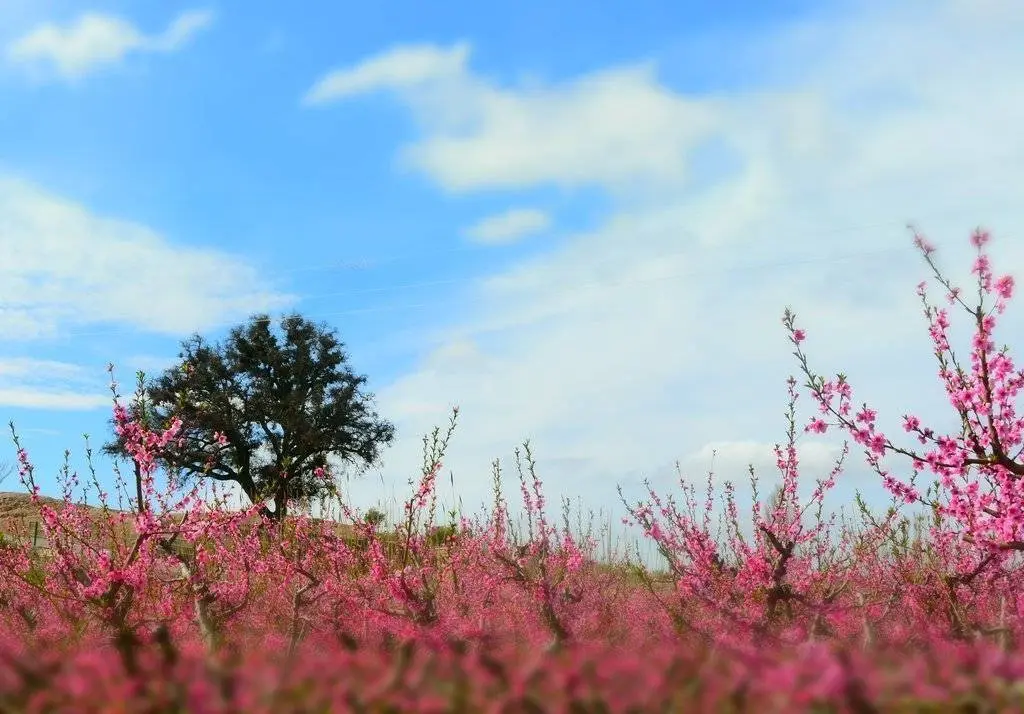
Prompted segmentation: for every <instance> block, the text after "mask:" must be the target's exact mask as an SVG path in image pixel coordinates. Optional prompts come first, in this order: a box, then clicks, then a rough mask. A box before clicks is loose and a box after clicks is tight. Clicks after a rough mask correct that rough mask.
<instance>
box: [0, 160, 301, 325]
mask: <svg viewBox="0 0 1024 714" xmlns="http://www.w3.org/2000/svg"><path fill="white" fill-rule="evenodd" d="M0 253H2V254H3V255H5V256H7V257H6V258H5V260H4V261H3V262H2V263H0V305H2V306H3V307H2V308H0V336H2V337H3V338H5V339H23V340H25V339H34V338H40V337H53V336H56V335H58V334H61V333H64V332H66V331H68V330H76V329H78V330H81V329H82V328H83V327H85V328H88V327H89V326H92V327H93V329H95V326H97V325H105V326H106V327H107V328H108V329H109V328H110V327H111V326H113V327H114V329H117V328H118V327H120V328H121V329H133V330H143V331H145V332H150V333H157V334H165V335H174V336H177V335H181V334H186V333H189V332H191V331H193V330H198V331H202V330H204V329H208V328H209V327H212V326H214V325H219V324H221V323H223V322H225V321H228V320H233V319H236V318H237V317H239V316H243V317H244V316H247V315H248V314H250V313H252V312H257V311H263V310H275V309H279V308H283V307H285V306H287V305H290V304H292V303H293V302H294V301H295V299H296V297H295V296H292V295H289V294H285V293H282V292H277V291H276V290H274V289H273V288H272V287H270V288H267V287H261V286H262V285H265V284H267V282H266V280H263V279H262V278H261V276H259V275H257V272H256V270H255V269H254V268H253V267H251V266H249V265H248V264H247V262H246V261H245V260H243V259H241V258H239V257H236V256H232V255H229V254H227V253H224V252H220V251H215V250H210V249H195V248H185V247H182V246H177V245H174V244H173V243H172V242H170V241H168V240H167V239H165V238H164V237H162V236H160V235H159V234H157V233H156V232H155V231H153V230H151V229H149V228H147V227H145V226H142V225H139V224H137V223H132V222H130V221H125V220H119V219H116V218H109V217H103V216H97V215H94V214H92V213H91V212H89V210H88V209H87V208H85V207H84V206H81V205H78V204H76V203H74V202H72V201H68V200H66V199H63V198H60V197H58V196H54V195H52V194H50V193H47V192H46V191H44V190H42V189H41V188H39V187H37V186H33V185H31V184H28V183H26V182H24V181H18V180H13V179H4V178H3V177H0Z"/></svg>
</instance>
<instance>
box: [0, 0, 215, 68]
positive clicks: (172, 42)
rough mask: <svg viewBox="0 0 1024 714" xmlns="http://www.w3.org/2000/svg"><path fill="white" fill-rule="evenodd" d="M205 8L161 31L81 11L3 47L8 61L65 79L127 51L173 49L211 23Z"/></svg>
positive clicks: (113, 60)
mask: <svg viewBox="0 0 1024 714" xmlns="http://www.w3.org/2000/svg"><path fill="white" fill-rule="evenodd" d="M213 20H214V15H213V13H212V12H211V11H209V10H192V11H189V12H185V13H182V14H181V15H179V16H178V17H177V18H175V19H174V20H173V21H172V22H171V24H170V25H169V26H168V27H167V29H166V30H164V31H163V32H162V33H158V34H155V35H147V34H145V33H143V32H142V31H141V30H139V29H138V28H137V27H136V26H135V25H133V24H132V23H131V22H129V21H127V20H124V19H122V18H119V17H116V16H113V15H105V14H99V13H86V14H84V15H81V16H80V17H79V18H78V19H77V20H75V21H74V22H73V23H71V24H69V25H66V26H60V25H56V24H53V23H45V24H43V25H40V26H39V27H37V28H35V29H34V30H31V31H30V32H28V33H27V34H26V35H24V36H22V37H20V38H18V39H15V40H14V41H13V42H12V43H11V44H10V45H9V46H8V47H7V58H8V60H9V61H10V62H12V63H15V64H18V65H21V66H25V67H29V68H39V67H43V68H47V69H52V70H53V71H54V72H55V73H56V75H57V76H59V77H61V78H63V79H67V80H71V79H78V78H80V77H83V76H85V75H87V74H91V73H93V72H95V71H97V70H98V69H100V68H102V67H104V66H106V65H112V64H117V63H119V62H121V61H122V60H123V59H124V58H125V57H126V56H127V55H128V54H130V53H133V52H137V53H145V52H151V53H154V52H155V53H168V52H174V51H176V50H178V49H180V48H182V47H183V46H185V44H187V43H188V42H189V41H190V40H191V39H192V38H193V37H194V36H195V35H196V34H198V33H199V32H201V31H202V30H204V29H206V28H208V27H210V26H211V25H212V24H213Z"/></svg>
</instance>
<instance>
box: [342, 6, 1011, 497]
mask: <svg viewBox="0 0 1024 714" xmlns="http://www.w3.org/2000/svg"><path fill="white" fill-rule="evenodd" d="M971 7H973V6H968V5H967V4H965V3H963V2H960V3H956V4H955V5H951V4H949V3H932V2H928V3H925V2H920V3H908V4H905V5H900V7H899V8H894V7H892V6H890V5H888V4H885V5H882V4H878V5H870V6H864V7H862V8H860V9H858V10H856V11H850V12H849V13H846V14H842V15H839V14H835V15H834V16H832V17H826V18H823V19H817V20H814V21H811V22H808V23H805V24H804V25H803V26H802V27H800V28H797V30H794V31H792V32H789V31H784V32H780V33H778V34H776V35H775V36H773V37H771V38H769V39H765V40H763V41H761V43H760V45H759V46H758V47H757V52H756V53H755V54H753V55H752V56H751V57H750V68H749V75H748V79H756V78H758V77H759V76H761V75H762V74H763V81H761V82H760V83H759V84H756V86H753V87H751V88H749V89H732V90H728V91H725V90H722V91H716V92H714V93H710V94H703V93H683V92H680V91H679V90H676V89H673V88H671V87H669V86H666V85H665V84H663V83H661V82H660V81H659V80H658V79H657V75H656V73H655V72H654V70H653V68H652V66H651V65H641V66H643V67H645V68H644V69H636V68H633V69H628V68H627V69H621V68H620V69H611V70H603V71H599V72H596V73H594V74H592V75H590V76H589V77H584V78H581V79H579V80H576V81H570V82H566V83H564V84H563V85H561V86H554V87H546V88H545V87H538V86H535V85H534V86H526V87H515V88H507V87H501V86H498V85H496V84H494V83H491V82H488V81H486V80H484V79H483V78H480V77H477V76H474V75H472V74H471V73H470V72H469V71H468V70H467V71H466V72H465V73H464V74H463V75H461V76H458V77H456V78H455V80H454V81H449V82H448V83H447V84H445V85H444V86H443V87H442V88H441V90H443V91H434V90H435V89H436V88H434V87H431V89H430V91H427V90H426V89H424V88H419V89H417V88H413V89H400V90H399V94H398V96H399V97H400V98H401V99H402V101H403V102H405V103H407V105H408V107H409V109H410V110H411V111H412V112H413V113H414V115H415V116H416V117H417V118H418V120H419V121H420V122H421V125H422V129H423V136H422V137H421V138H420V139H419V140H418V141H417V142H416V143H415V144H414V145H413V146H411V147H407V148H406V149H405V155H407V156H410V157H412V159H413V160H414V163H415V164H416V165H417V166H419V167H420V168H421V169H422V170H423V171H424V172H425V173H426V175H427V176H428V177H430V178H432V179H433V180H434V181H435V182H436V183H437V185H438V186H440V187H442V188H446V189H453V190H465V191H468V190H484V189H490V188H494V187H510V188H511V187H534V186H537V185H543V184H552V183H554V184H563V185H579V184H591V185H596V186H598V187H601V188H603V189H605V190H606V191H607V192H608V195H609V197H610V200H611V201H612V204H611V205H612V208H613V209H614V215H613V217H612V218H610V219H609V220H608V221H607V222H606V223H604V224H603V225H600V226H598V227H597V228H595V229H594V230H591V231H587V232H585V233H580V234H577V235H573V236H569V237H568V238H566V239H565V240H564V241H563V242H562V243H560V244H557V245H554V246H553V247H552V248H551V249H550V250H548V251H546V252H545V253H543V254H540V255H535V256H533V257H531V258H530V259H528V260H525V261H523V262H521V263H519V264H518V265H515V266H513V267H511V268H509V269H508V270H506V271H504V272H502V273H500V274H498V275H495V276H493V277H489V278H487V279H485V280H482V281H481V282H480V283H479V284H478V285H477V286H476V287H475V288H474V289H473V290H472V291H471V292H469V294H467V295H466V296H465V301H466V305H468V306H469V308H468V313H467V314H466V315H464V316H463V317H462V319H461V320H460V321H458V322H457V323H456V325H455V326H454V327H448V328H444V329H443V330H439V331H438V333H437V334H436V336H435V337H436V339H435V340H434V343H433V344H434V347H435V348H436V349H432V350H431V351H429V352H428V353H427V354H425V355H424V357H423V360H422V363H421V364H420V366H419V367H418V368H417V369H415V370H413V371H411V372H410V373H409V374H407V375H405V376H403V377H402V378H400V379H398V380H396V381H395V382H394V383H392V384H391V385H389V386H388V387H387V388H386V389H383V390H378V395H379V400H380V405H381V410H382V413H384V414H386V415H388V416H389V417H391V418H393V419H395V420H396V422H397V424H398V427H399V433H400V435H401V436H400V439H399V443H398V445H397V446H396V447H395V448H394V449H393V450H392V451H391V452H389V453H388V455H387V464H386V466H385V471H386V472H388V473H391V474H393V475H394V478H395V483H396V484H397V486H398V488H399V492H400V493H401V489H403V488H404V487H403V485H402V484H404V481H405V479H406V478H407V477H408V476H410V475H415V473H417V471H418V468H419V463H420V461H421V457H420V448H421V445H420V443H419V436H420V435H422V434H423V433H427V432H429V431H430V429H431V428H432V426H433V425H435V424H443V423H444V421H445V419H446V417H447V414H446V407H447V405H449V404H452V403H455V404H459V405H460V406H461V408H462V411H461V415H460V427H459V429H458V430H457V431H456V435H455V437H454V439H453V442H452V445H451V449H450V459H449V462H448V465H447V467H446V470H447V468H451V469H452V470H453V471H454V474H455V478H456V484H457V487H458V488H459V490H460V493H462V494H463V495H464V497H465V500H466V502H467V504H470V505H475V504H476V503H478V502H481V501H483V502H486V501H487V500H488V496H487V493H488V489H489V474H490V467H489V464H490V462H491V461H492V460H493V459H494V458H495V457H501V458H502V459H503V460H504V461H505V464H506V473H509V472H508V469H509V466H508V459H509V457H510V454H511V450H512V447H513V446H514V445H515V444H516V443H518V442H519V441H520V440H521V439H524V438H531V439H532V441H533V445H534V448H535V454H536V455H537V457H538V462H539V468H540V471H541V475H542V477H544V478H545V483H546V484H547V485H548V488H549V494H550V495H552V502H553V503H557V500H555V497H554V494H557V493H565V494H568V495H576V494H581V493H582V494H584V496H585V497H586V498H587V499H588V500H589V501H590V502H592V503H594V504H595V505H603V504H611V503H614V501H615V494H614V483H615V482H616V481H620V482H622V481H625V482H626V483H627V484H630V483H632V484H634V485H635V481H636V479H637V478H639V477H641V476H643V475H650V474H655V475H658V478H662V476H661V474H663V473H664V474H665V476H664V478H666V479H667V480H668V481H669V482H670V481H672V480H673V478H672V477H671V476H670V475H669V472H666V470H665V467H666V465H669V466H670V465H671V464H672V463H673V462H674V461H676V460H677V459H680V458H682V457H683V456H684V455H691V457H693V458H698V457H699V455H700V454H701V449H702V448H705V445H707V444H712V443H719V442H734V443H739V444H745V443H747V442H752V443H758V444H770V443H773V442H774V441H781V440H783V438H784V429H785V422H784V420H783V418H782V414H783V409H784V406H785V401H786V392H785V384H784V380H785V378H786V376H788V375H789V374H797V373H798V365H797V363H796V361H795V359H794V358H793V357H792V356H791V354H790V353H791V351H792V347H791V346H790V345H789V344H788V342H787V340H786V335H785V333H784V330H783V329H782V326H781V325H780V323H779V318H780V316H781V313H782V310H783V308H784V307H785V306H787V305H791V306H793V308H794V309H795V310H796V311H797V313H798V315H799V317H800V321H801V323H802V324H803V326H805V327H806V328H807V330H808V334H809V339H808V342H807V343H806V347H807V350H808V351H809V353H810V356H811V362H812V367H813V368H815V369H817V370H818V371H819V372H823V373H825V374H834V373H835V372H837V371H844V372H846V373H847V374H848V375H849V377H850V379H851V381H852V383H853V385H854V388H855V390H856V392H857V395H858V398H859V399H864V400H868V401H870V402H871V403H872V404H873V405H876V406H877V407H878V408H879V411H880V415H881V419H882V422H881V425H882V426H883V428H888V429H890V430H891V431H893V432H895V435H897V436H899V435H901V434H902V431H901V430H900V429H899V417H900V415H902V414H903V413H905V412H906V411H912V410H916V411H918V412H919V413H922V416H924V417H925V418H931V419H932V421H933V422H934V424H935V425H936V426H937V427H939V428H943V427H945V428H951V427H952V426H953V424H954V415H953V414H952V413H951V411H950V409H949V407H948V403H947V402H946V400H945V398H944V394H943V393H942V391H941V387H940V385H939V383H938V381H937V379H936V377H935V370H936V369H937V367H936V365H935V363H934V360H933V358H932V357H931V349H930V345H929V343H928V340H927V333H926V327H925V324H924V321H923V318H922V316H921V314H920V305H919V302H918V300H917V298H916V296H915V294H914V286H915V285H916V283H917V282H918V281H919V280H922V279H925V278H927V277H928V270H927V267H926V266H925V264H924V262H923V260H921V259H920V257H919V256H918V255H917V254H916V253H915V252H914V251H913V249H912V248H911V247H910V236H909V234H908V232H907V230H906V228H905V223H906V222H907V221H908V220H912V221H915V222H917V223H918V224H919V225H920V226H921V227H922V228H923V229H924V230H925V231H926V232H927V233H928V234H929V235H930V236H931V237H932V238H933V239H934V240H935V241H936V242H937V243H938V244H939V245H940V249H941V252H940V253H939V256H938V260H939V262H940V264H941V265H942V266H944V267H945V268H946V269H947V270H948V272H949V274H950V275H951V277H953V278H954V280H956V281H958V282H960V283H961V284H966V285H967V286H969V282H968V281H969V280H970V277H971V276H970V275H969V272H968V265H969V258H970V255H971V253H970V248H969V246H968V245H967V237H968V234H969V232H970V230H971V229H972V228H974V227H975V226H976V225H977V224H978V223H985V225H987V226H988V227H990V228H991V229H992V230H993V232H994V235H995V240H994V243H993V244H992V246H991V249H992V250H991V253H992V255H993V259H994V262H995V265H996V268H997V270H1000V271H1006V270H1011V271H1012V270H1013V269H1014V267H1015V266H1018V265H1022V264H1024V242H1022V241H1020V240H1017V237H1018V234H1020V233H1022V232H1024V211H1022V210H1021V207H1020V202H1019V196H1018V192H1019V186H1020V183H1021V181H1022V180H1024V169H1022V167H1024V134H1022V133H1021V132H1020V131H1019V127H1020V126H1021V124H1022V123H1024V45H1021V43H1019V41H1018V38H1019V34H1018V31H1019V30H1020V29H1021V28H1022V26H1024V8H1021V7H1020V6H1019V5H1013V6H1012V7H1011V6H1007V5H1003V6H1001V11H1002V14H1001V15H1000V14H995V13H987V12H986V11H984V10H979V11H977V12H974V11H972V10H971ZM1012 8H1017V10H1016V11H1013V10H1012ZM797 35H799V37H796V36H797ZM794 37H796V39H794ZM801 38H802V39H801ZM797 40H799V41H797ZM956 48H970V53H969V55H968V54H965V51H964V50H957V49H956ZM746 86H750V83H749V82H748V83H747V85H746ZM435 108H438V109H440V110H443V111H441V113H437V112H434V111H432V110H433V109H435ZM345 111H353V112H354V111H358V109H357V108H354V107H353V108H346V110H345ZM709 146H715V147H717V149H716V151H717V153H718V154H719V155H723V154H724V155H725V156H726V157H728V159H729V162H728V163H729V165H730V166H731V167H732V168H731V169H730V170H729V171H725V172H724V173H723V172H722V171H713V170H709V171H707V172H705V169H706V168H707V167H706V166H705V167H703V168H702V167H701V163H700V159H701V153H700V152H701V151H703V150H706V149H707V148H708V147H709ZM711 168H712V169H713V168H716V167H714V166H712V167H711ZM705 174H706V175H707V176H714V178H706V175H705ZM937 297H938V299H940V300H941V297H940V296H937ZM963 317H964V318H966V316H963ZM956 319H960V318H959V317H958V318H956ZM1002 325H1003V332H1002V333H1001V337H1000V338H999V339H1000V342H1002V341H1007V342H1010V344H1011V347H1013V346H1014V343H1013V337H1014V336H1019V335H1020V334H1024V308H1022V307H1021V306H1020V305H1017V306H1014V307H1013V308H1011V311H1010V312H1009V313H1008V314H1007V315H1006V316H1005V317H1004V318H1003V320H1002ZM961 344H966V343H961ZM1020 346H1021V345H1020V344H1019V341H1018V344H1017V345H1016V347H1017V349H1019V348H1020ZM798 376H799V375H798ZM808 401H809V397H806V396H805V397H804V398H803V399H802V400H801V402H800V403H799V404H798V406H799V407H801V408H802V412H801V419H803V418H806V417H807V416H808V415H809V414H810V413H812V411H813V407H812V405H810V404H809V403H808ZM431 408H433V409H435V410H436V411H435V412H434V413H430V409H431ZM801 423H802V422H801ZM815 443H817V442H815ZM821 444H822V446H820V447H814V448H819V449H825V450H827V449H829V448H835V447H837V446H838V442H837V441H836V440H835V439H834V438H831V437H830V438H829V439H823V440H821ZM761 450H762V451H763V449H761ZM734 451H735V452H736V453H738V454H739V457H736V456H735V454H734V455H733V459H732V460H733V461H736V463H735V464H732V465H733V466H736V470H735V471H733V470H732V469H731V467H730V468H726V467H725V460H726V456H727V455H726V454H725V453H723V452H719V457H718V458H719V459H721V460H722V461H720V462H719V463H721V464H722V466H721V467H716V472H717V473H718V475H719V477H720V478H732V479H734V480H736V481H737V482H739V483H740V484H742V483H743V482H744V480H745V470H746V469H745V464H740V462H742V461H743V460H744V459H746V458H748V457H749V455H750V454H749V452H750V449H749V448H747V447H743V448H738V449H736V450H734ZM814 453H817V452H814ZM814 453H811V452H809V454H810V455H809V456H808V462H807V469H808V471H807V472H805V473H806V474H807V475H808V476H811V477H813V476H821V475H824V474H825V473H827V470H828V469H830V468H831V459H828V460H827V461H828V463H827V464H826V463H825V460H824V459H823V458H817V456H814ZM825 453H826V452H821V453H819V454H818V456H823V455H824V454H825ZM827 453H829V454H831V455H832V456H834V455H835V454H834V452H827ZM695 454H696V455H697V456H693V455H695ZM772 461H773V460H772ZM819 462H820V463H819ZM730 463H731V462H730ZM847 464H848V469H847V470H848V473H849V476H848V482H847V483H848V484H851V485H852V486H857V487H862V488H863V487H868V488H870V487H871V485H873V484H877V479H876V478H875V477H873V475H872V474H871V473H870V471H868V470H867V469H866V468H864V467H863V466H862V465H861V466H858V464H862V459H861V458H860V456H859V451H858V450H857V449H854V451H853V453H852V455H851V457H850V458H849V459H848V460H847ZM826 466H827V468H826ZM893 466H894V467H895V468H896V469H900V468H901V467H902V466H905V464H901V463H900V462H898V461H896V462H893ZM691 476H694V477H695V478H696V479H697V480H698V481H699V480H701V478H700V474H691ZM512 478H514V476H512ZM371 485H372V486H374V488H376V486H375V485H373V484H371Z"/></svg>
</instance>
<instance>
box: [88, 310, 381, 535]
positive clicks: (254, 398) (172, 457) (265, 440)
mask: <svg viewBox="0 0 1024 714" xmlns="http://www.w3.org/2000/svg"><path fill="white" fill-rule="evenodd" d="M280 327H281V332H282V333H283V340H279V338H278V336H277V335H276V334H274V333H273V332H271V329H270V318H269V317H268V316H267V315H255V316H253V317H252V318H251V319H250V321H249V323H248V325H245V326H239V327H236V328H234V329H233V330H232V331H231V333H230V335H229V336H228V338H227V340H226V341H225V344H223V345H219V344H218V345H216V346H212V347H211V346H210V345H208V344H207V343H206V342H205V341H204V340H203V338H202V337H201V336H199V335H193V336H192V337H191V338H189V339H188V340H186V341H185V342H183V343H182V351H181V352H180V353H179V358H180V362H179V363H178V364H176V365H175V366H174V367H172V368H170V369H168V370H166V371H165V372H164V373H163V374H162V375H161V376H159V377H158V378H156V379H154V380H150V381H148V382H144V381H143V380H144V375H141V374H140V383H142V385H141V386H142V390H141V391H142V395H143V397H144V399H143V400H140V401H137V402H134V403H133V404H132V406H131V412H132V414H133V416H135V417H142V418H143V419H144V421H145V422H146V423H147V424H149V425H150V428H154V429H159V428H166V427H167V426H169V425H170V423H171V421H172V419H173V418H174V417H178V418H180V419H181V421H182V423H183V427H182V430H181V432H180V436H181V437H183V439H184V443H183V444H182V445H178V444H171V445H170V446H169V447H168V449H167V451H166V453H164V454H163V455H162V456H161V457H160V459H159V460H158V463H159V464H160V465H161V466H162V467H164V468H165V469H166V470H167V471H168V472H169V473H171V474H173V475H174V477H175V478H176V479H177V480H178V483H179V484H180V485H184V484H185V483H186V482H187V481H189V480H190V479H195V478H211V479H215V480H217V481H225V482H234V483H236V484H238V486H239V487H240V488H241V489H242V491H243V492H244V493H245V494H246V496H247V497H248V498H249V499H250V500H251V501H252V502H253V503H256V502H262V501H266V500H267V499H272V500H273V502H274V510H273V511H270V510H269V509H267V508H265V509H264V513H265V515H267V516H268V517H271V518H274V519H275V520H280V519H282V518H284V517H285V516H286V515H287V511H288V502H289V501H296V500H299V501H307V502H308V501H309V500H312V499H315V498H317V497H319V496H320V495H322V494H323V493H324V491H325V490H328V489H330V488H331V487H332V484H331V483H330V482H329V481H327V480H324V479H320V478H318V477H317V476H316V475H315V474H314V470H315V469H317V468H318V467H326V466H327V457H328V456H329V455H332V456H334V457H337V458H339V459H341V460H343V461H344V462H346V463H347V464H350V465H353V466H357V467H368V466H371V465H373V464H374V463H375V462H377V460H378V459H379V457H380V453H381V448H382V447H384V446H387V445H389V444H390V443H391V442H392V440H393V439H394V433H395V429H394V426H393V425H392V424H391V423H389V422H387V421H385V420H384V419H382V418H380V417H379V416H378V415H377V414H376V412H375V411H374V410H373V395H371V394H366V393H364V392H362V391H361V388H362V387H363V385H364V384H365V383H366V377H365V376H357V375H355V374H354V373H353V372H352V371H351V368H350V367H349V366H348V363H347V359H348V356H347V354H346V353H345V351H344V345H343V344H342V343H341V342H339V341H338V339H337V337H336V336H335V335H334V333H333V331H328V330H327V329H326V327H325V326H322V325H320V326H318V325H314V324H312V323H310V322H308V321H306V320H305V319H303V318H302V317H300V316H299V315H291V316H288V317H285V318H283V319H282V320H281V322H280ZM218 432H219V433H221V434H223V435H224V436H225V437H226V439H227V443H226V444H225V445H223V446H222V445H221V444H219V443H218V442H217V440H216V439H215V437H214V435H215V434H216V433H218ZM103 451H104V453H107V454H108V455H112V456H118V457H125V456H127V452H126V451H125V448H124V443H123V440H122V439H121V438H120V437H116V438H115V440H114V441H113V442H111V443H108V444H106V445H105V446H104V448H103Z"/></svg>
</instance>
